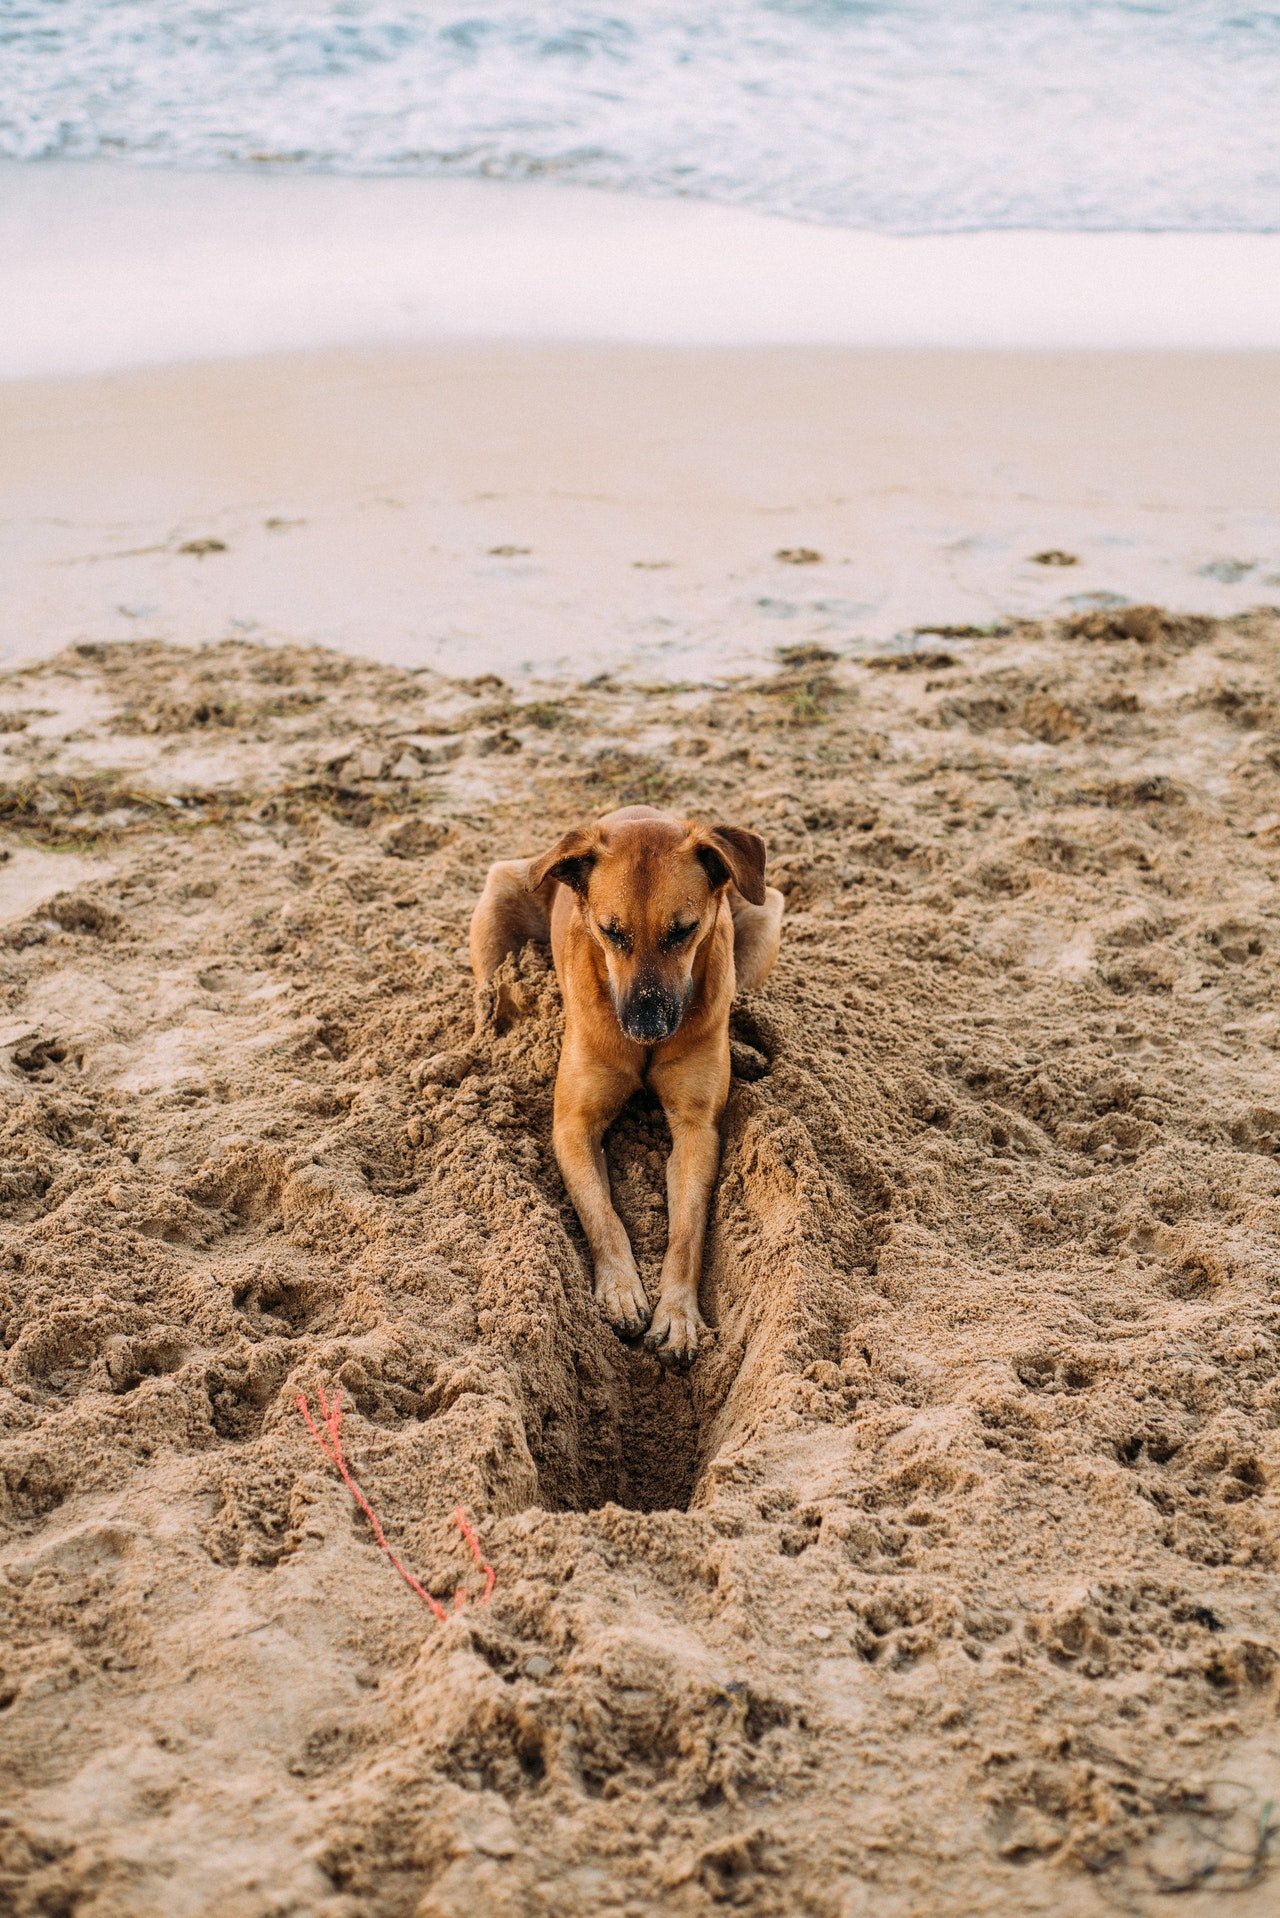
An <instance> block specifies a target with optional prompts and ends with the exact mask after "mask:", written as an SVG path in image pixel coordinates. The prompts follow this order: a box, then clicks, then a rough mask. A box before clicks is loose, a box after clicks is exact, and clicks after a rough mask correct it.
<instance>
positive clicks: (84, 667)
mask: <svg viewBox="0 0 1280 1918" xmlns="http://www.w3.org/2000/svg"><path fill="white" fill-rule="evenodd" d="M1278 639H1280V621H1278V620H1277V619H1276V618H1275V617H1273V616H1271V615H1268V614H1265V613H1259V614H1254V615H1251V616H1249V617H1247V618H1244V619H1241V620H1238V621H1234V622H1230V623H1226V624H1221V625H1218V626H1211V625H1209V624H1208V623H1207V622H1192V621H1187V620H1171V619H1167V618H1166V617H1165V616H1164V615H1162V614H1159V613H1158V612H1156V611H1155V610H1153V609H1148V610H1147V611H1145V612H1144V613H1143V614H1142V616H1141V617H1138V618H1126V619H1115V618H1103V619H1096V618H1095V619H1093V620H1092V621H1088V620H1087V621H1083V622H1077V623H1076V625H1074V626H1072V627H1069V628H1067V627H1064V628H1040V627H1031V626H1024V627H1018V628H1015V629H1012V630H1009V631H1006V632H1003V633H995V634H987V635H976V636H975V635H972V634H970V635H961V636H946V635H943V636H938V635H930V636H928V637H927V638H926V639H923V640H922V641H921V644H920V646H919V648H918V649H917V650H916V651H915V652H914V653H911V654H908V655H892V656H887V657H885V658H882V659H879V660H870V661H855V660H837V659H835V658H833V657H831V656H829V655H824V654H822V653H820V652H817V651H815V650H814V649H805V648H799V649H793V650H792V651H791V652H789V653H788V654H787V655H785V656H784V657H782V658H781V659H780V661H779V665H778V670H777V672H776V674H775V675H774V676H773V677H771V678H769V679H767V680H765V681H763V682H761V683H760V684H757V685H748V684H743V683H738V684H735V685H732V686H724V687H708V686H700V685H699V686H683V687H682V686H657V687H643V686H637V685H635V684H631V683H628V682H625V681H622V680H613V679H609V678H605V679H600V680H595V681H592V682H591V683H590V684H588V685H586V686H583V687H578V688H572V689H567V690H566V689H564V688H559V689H557V688H550V689H546V690H545V691H544V693H543V694H542V695H540V696H539V697H537V698H535V699H529V698H525V697H521V698H517V697H516V696H515V695H513V694H512V693H511V692H510V691H509V689H508V688H506V687H505V686H503V685H502V683H501V682H499V681H495V680H493V679H491V678H486V679H485V680H482V681H471V682H459V681H447V680H443V679H440V678H438V677H435V676H433V675H429V674H412V673H404V672H399V671H396V670H392V669H382V668H377V667H372V666H368V665H363V664H358V663H355V662H352V661H348V660H346V659H341V658H337V657H334V656H332V655H326V654H323V653H320V652H310V651H305V650H302V649H288V648H286V649H281V650H266V649H261V648H256V647H252V646H248V645H232V644H227V645H218V646H211V647H208V648H206V649H205V650H203V651H200V652H178V651H171V650H167V649H164V648H162V647H159V646H154V647H147V646H142V645H133V646H130V647H127V648H126V647H121V648H111V649H108V648H92V647H90V648H83V649H79V650H77V651H73V652H68V653H67V654H64V655H63V656H62V657H60V658H58V659H56V660H54V661H52V662H50V663H49V664H47V665H45V666H42V667H39V668H36V669H33V670H31V671H29V672H26V673H22V674H16V675H10V676H9V677H8V679H7V680H5V681H4V682H3V687H2V689H0V707H2V708H3V711H2V712H0V725H2V726H3V727H4V728H5V730H4V732H3V733H2V734H0V747H3V749H4V750H3V753H0V834H2V838H3V846H4V847H5V848H6V849H7V851H8V855H9V856H8V858H7V860H6V861H5V862H4V863H2V864H0V908H2V909H3V913H4V916H5V923H4V925H3V928H2V930H0V992H2V994H3V997H2V998H0V1090H2V1094H3V1102H4V1103H3V1117H2V1118H0V1201H2V1210H0V1220H2V1224H0V1767H2V1770H0V1776H2V1778H3V1786H2V1788H0V1903H3V1905H4V1908H5V1909H6V1910H11V1911H13V1912H14V1913H15V1914H16V1915H18V1918H35V1915H36V1914H40V1915H41V1918H44V1915H46V1914H70V1913H73V1912H74V1913H76V1914H77V1915H78V1918H79V1915H80V1914H85V1915H88V1914H93V1918H115V1915H116V1914H120V1915H121V1918H123V1915H124V1914H131V1915H132V1918H136V1914H141V1913H146V1914H150V1913H157V1914H159V1913H164V1914H165V1915H166V1918H176V1915H178V1914H188V1913H191V1914H195V1913H205V1912H210V1913H212V1912H215V1911H216V1912H217V1913H218V1914H219V1918H241V1915H243V1918H268V1915H269V1914H270V1915H271V1918H284V1914H311V1913H315V1914H324V1918H400V1915H401V1914H405V1918H410V1915H413V1914H416V1918H455V1915H456V1918H461V1914H464V1913H466V1914H470V1913H474V1912H479V1911H484V1912H487V1913H491V1914H498V1915H499V1918H501V1915H504V1914H523V1913H529V1914H537V1915H538V1918H542V1915H543V1914H546V1918H551V1915H552V1914H555V1918H577V1915H578V1914H581V1915H582V1918H588V1915H589V1914H590V1915H594V1914H599V1913H618V1914H633V1915H634V1918H639V1915H640V1914H647V1913H651V1912H653V1911H656V1910H658V1909H661V1910H663V1911H664V1912H665V1911H670V1912H672V1913H678V1914H689V1918H694V1915H696V1914H704V1913H710V1912H712V1911H714V1910H717V1909H719V1908H721V1907H725V1908H737V1909H741V1910H745V1911H751V1912H756V1913H761V1914H766V1913H777V1914H788V1915H789V1914H794V1913H798V1912H808V1913H814V1914H820V1915H821V1918H827V1915H828V1914H829V1915H830V1918H857V1915H858V1914H862V1913H874V1914H877V1915H878V1914H886V1918H899V1915H901V1918H907V1914H924V1913H928V1914H930V1915H931V1918H932V1915H934V1914H956V1918H960V1915H961V1914H976V1913H981V1912H992V1913H995V1912H1000V1913H1009V1912H1013V1911H1017V1912H1018V1913H1020V1914H1022V1913H1035V1912H1046V1913H1048V1912H1053V1913H1061V1912H1062V1911H1064V1910H1069V1911H1072V1912H1081V1913H1091V1912H1095V1911H1096V1912H1099V1913H1102V1912H1111V1911H1114V1910H1117V1909H1119V1910H1126V1911H1141V1912H1146V1911H1154V1910H1160V1909H1163V1908H1164V1907H1165V1905H1166V1903H1167V1894H1169V1893H1171V1892H1173V1891H1175V1890H1185V1891H1186V1896H1184V1897H1182V1898H1181V1899H1179V1900H1178V1901H1177V1902H1178V1908H1179V1909H1180V1910H1182V1911H1200V1910H1205V1911H1207V1910H1209V1909H1217V1908H1218V1905H1219V1903H1220V1899H1219V1896H1218V1894H1219V1893H1220V1892H1222V1891H1225V1890H1227V1889H1231V1890H1234V1891H1236V1892H1237V1893H1238V1895H1237V1896H1236V1897H1234V1898H1233V1899H1232V1900H1231V1901H1230V1903H1231V1908H1232V1909H1233V1910H1234V1911H1236V1912H1239V1913H1244V1914H1253V1913H1262V1912H1264V1911H1270V1910H1272V1909H1273V1908H1274V1896H1275V1890H1274V1882H1271V1883H1269V1882H1267V1871H1268V1866H1269V1854H1270V1849H1271V1847H1270V1842H1269V1831H1270V1819H1271V1813H1270V1810H1269V1808H1268V1801H1271V1800H1273V1799H1280V1729H1278V1728H1277V1724H1276V1708H1277V1698H1278V1697H1280V1596H1278V1588H1277V1583H1276V1565H1277V1549H1278V1545H1280V1510H1278V1506H1277V1492H1276V1485H1277V1473H1278V1472H1280V1437H1278V1436H1277V1427H1278V1426H1280V1381H1278V1380H1277V1345H1278V1342H1280V1203H1278V1201H1280V1163H1278V1162H1277V1153H1278V1152H1280V1064H1278V1062H1277V1049H1278V1048H1280V1007H1278V1006H1277V997H1276V985H1277V974H1278V972H1280V907H1278V905H1277V896H1276V890H1275V880H1276V877H1277V873H1278V872H1280V748H1277V744H1276V736H1277V716H1278V707H1277V695H1276V690H1275V689H1276V657H1277V651H1276V649H1277V640H1278ZM876 667H881V668H884V670H875V668H876ZM637 799H646V800H655V801H658V802H659V803H671V804H675V805H678V806H680V807H681V808H684V809H687V810H690V811H697V812H699V813H701V814H704V815H706V816H710V817H719V818H723V819H728V820H730V821H736V822H740V823H744V824H750V825H752V826H754V827H756V828H757V829H759V830H760V831H761V832H763V833H764V835H765V836H766V839H767V840H768V843H769V847H770V855H771V873H770V876H771V878H773V879H774V881H775V883H777V884H779V885H781V886H782V887H783V889H784V891H785V892H786V893H787V896H788V917H787V921H786V927H785V932H784V940H783V948H782V956H781V959H780V962H779V965H778V968H777V970H776V972H775V974H774V975H773V977H772V979H771V980H770V981H769V983H768V985H767V987H766V988H765V990H764V991H763V992H762V993H760V994H759V995H758V996H757V997H756V998H755V999H754V1000H751V1001H749V1002H744V1003H743V1004H741V1005H740V1006H739V1008H738V1009H737V1012H736V1014H735V1023H734V1063H735V1081H734V1088H733V1093H732V1097H731V1101H730V1106H729V1110H728V1114H727V1120H726V1129H725V1145H724V1163H723V1173H722V1177H721V1180H720V1183H719V1188H718V1193H717V1198H716V1202H715V1208H714V1214H713V1223H712V1230H711V1237H710V1244H709V1251H708V1258H707V1267H706V1273H705V1278H704V1286H703V1307H704V1311H705V1312H706V1315H707V1317H708V1319H709V1320H710V1321H711V1323H712V1325H713V1327H714V1332H713V1334H712V1336H711V1337H710V1338H709V1339H708V1341H707V1344H706V1347H705V1350H704V1351H703V1352H702V1353H701V1354H700V1356H699V1359H698V1361H697V1363H696V1365H695V1366H694V1368H693V1370H692V1371H691V1372H690V1373H689V1374H688V1375H687V1376H683V1377H681V1376H672V1375H669V1374H665V1373H663V1372H662V1371H661V1370H660V1369H659V1368H658V1366H657V1365H656V1363H655V1362H654V1361H652V1360H651V1359H649V1358H648V1357H646V1356H645V1355H644V1354H643V1353H642V1352H633V1351H631V1350H629V1349H627V1348H626V1347H624V1346H623V1345H622V1344H620V1343H619V1342H618V1341H617V1340H616V1339H615V1338H614V1336H613V1334H612V1333H611V1332H610V1331H609V1330H608V1329H607V1328H606V1327H605V1326H604V1324H603V1323H602V1322H601V1321H600V1319H599V1317H598V1315H597V1313H596V1310H595V1308H594V1306H593V1303H592V1300H591V1293H590V1278H589V1270H588V1266H587V1261H586V1255H585V1247H584V1244H583V1241H582V1238H581V1234H580V1232H579V1229H578V1226H577V1222H576V1220H575V1219H574V1217H573V1214H572V1211H571V1209H570V1207H569V1206H568V1204H567V1201H566V1199H565V1197H564V1194H563V1192H562V1189H561V1187H560V1183H559V1178H558V1175H557V1172H556V1169H555V1165H554V1161H553V1158H552V1155H551V1151H550V1136H549V1135H550V1103H551V1083H552V1077H553V1073H554V1067H555V1060H556V1054H557V1047H558V1037H559V1026H560V1013H559V1004H558V996H557V992H556V987H555V981H554V977H553V975H552V974H551V973H550V971H549V969H548V964H547V960H546V957H545V955H544V954H543V953H541V952H539V951H536V950H532V949H530V950H527V951H526V952H525V953H524V955H523V956H522V957H521V958H520V959H519V960H518V961H517V962H508V964H507V966H506V967H505V969H504V972H503V974H502V975H501V976H500V979H499V981H498V982H497V987H496V989H495V990H494V991H493V992H492V993H491V994H490V995H489V996H488V997H487V999H486V1000H485V1001H484V1002H483V1003H482V1004H481V1005H480V1006H479V1007H478V1008H477V1007H476V1006H475V1004H474V1003H473V995H472V989H471V983H470V978H469V974H468V972H467V970H466V964H465V955H464V940H465V930H466V922H467V916H468V913H469V910H470V906H471V903H472V901H473V898H474V896H475V893H476V891H477V889H478V886H479V884H480V882H481V879H482V877H483V873H484V870H485V867H486V864H487V862H488V861H489V860H490V859H491V858H494V857H497V856H501V855H503V854H508V853H515V852H532V851H534V850H537V849H538V848H539V847H540V846H541V845H542V843H543V842H549V841H550V840H551V839H552V838H553V837H554V836H555V835H556V834H557V833H558V832H559V831H560V830H562V829H563V828H564V827H566V826H568V825H569V824H571V823H573V822H574V821H575V820H576V819H578V818H580V817H583V816H586V815H589V814H592V813H594V812H598V811H601V810H603V809H605V808H606V807H607V806H609V805H612V804H619V803H625V802H627V801H629V800H637ZM665 1145H666V1141H665V1128H664V1125H663V1122H662V1119H661V1115H660V1113H658V1112H657V1110H656V1109H650V1108H646V1107H643V1106H640V1107H636V1108H633V1109H630V1110H629V1111H628V1112H627V1113H626V1114H625V1115H624V1117H623V1119H622V1120H621V1121H620V1123H619V1124H618V1126H617V1127H616V1128H615V1131H614V1133H613V1135H612V1138H611V1143H610V1163H611V1167H612V1172H613V1178H614V1183H615V1190H616V1192H617V1196H618V1204H619V1209H620V1211H621V1212H622V1214H623V1217H624V1219H625V1221H626V1223H627V1225H628V1228H629V1230H630V1233H631V1236H632V1240H633V1243H634V1244H635V1247H636V1251H637V1256H638V1258H639V1259H640V1263H641V1268H642V1271H643V1272H645V1273H646V1274H647V1275H649V1276H650V1277H652V1276H653V1275H654V1274H656V1270H657V1267H658V1264H659V1262H660V1259H661V1253H662V1246H663V1235H664V1230H665V1195H664V1189H663V1166H664V1156H665ZM321 1384H323V1385H325V1386H326V1387H330V1386H332V1385H337V1386H339V1387H340V1388H341V1389H342V1391H343V1393H344V1396H345V1400H346V1404H347V1407H348V1411H347V1418H346V1424H345V1430H344V1436H345V1438H346V1442H347V1448H348V1452H349V1456H350V1458H351V1460H352V1463H353V1465H354V1467H355V1469H356V1471H357V1473H358V1474H359V1477H360V1479H361V1482H362V1484H363V1485H364V1487H365V1489H366V1491H367V1492H368V1494H369V1495H370V1497H371V1498H372V1499H373V1501H374V1503H375V1505H376V1506H377V1508H378V1511H379V1514H380V1516H381V1518H382V1521H383V1523H384V1525H385V1526H386V1528H387V1532H388V1534H389V1535H390V1537H391V1538H392V1540H393V1542H394V1543H395V1546H396V1549H397V1550H398V1551H399V1552H400V1554H401V1555H402V1556H403V1557H404V1559H405V1560H406V1561H407V1562H408V1563H409V1564H410V1565H411V1566H412V1567H413V1569H414V1570H415V1571H416V1572H417V1573H418V1574H419V1575H420V1576H421V1577H423V1578H424V1580H425V1581H426V1582H427V1583H428V1584H429V1585H430V1587H431V1589H432V1590H433V1591H435V1592H436V1593H438V1594H439V1595H440V1596H442V1597H444V1598H446V1599H448V1598H449V1597H450V1596H451V1594H452V1593H453V1591H454V1589H455V1587H456V1586H458V1585H459V1583H461V1584H463V1585H464V1586H465V1585H467V1584H468V1583H470V1584H472V1585H474V1582H475V1581H474V1574H473V1572H472V1570H471V1566H470V1560H469V1557H468V1554H467V1552H466V1550H465V1547H464V1545H463V1544H462V1542H461V1540H460V1539H459V1536H458V1533H457V1531H456V1529H455V1527H454V1525H453V1522H452V1518H451V1514H452V1512H453V1509H454V1507H455V1505H456V1504H458V1503H459V1502H461V1503H462V1504H463V1505H464V1506H465V1507H466V1508H467V1510H468V1511H469V1512H470V1514H471V1515H472V1517H473V1518H474V1520H475V1522H476V1524H477V1525H478V1527H479V1531H480V1535H481V1538H482V1539H483V1543H484V1547H485V1551H486V1553H487V1555H488V1557H489V1559H490V1560H491V1561H492V1563H493V1565H494V1567H495V1569H496V1572H497V1579H498V1584H497V1591H496V1594H495V1596H494V1599H493V1602H492V1604H491V1605H490V1606H489V1607H488V1608H487V1609H485V1610H477V1609H475V1608H474V1607H470V1608H468V1609H466V1610H464V1611H463V1612H461V1613H460V1614H459V1615H457V1616H456V1617H453V1618H451V1619H450V1620H449V1621H448V1623H446V1624H445V1625H439V1624H437V1623H436V1622H435V1621H434V1620H433V1619H432V1618H431V1617H430V1615H429V1613H428V1612H427V1611H426V1610H425V1608H424V1607H423V1606H422V1605H421V1604H420V1603H419V1602H418V1601H417V1600H416V1599H415V1598H414V1597H413V1595H412V1594H411V1593H410V1592H409V1591H408V1590H407V1589H406V1588H405V1587H404V1586H403V1585H401V1584H400V1583H399V1582H398V1581H397V1580H396V1578H395V1576H394V1574H393V1573H392V1572H391V1570H390V1569H389V1567H388V1566H387V1563H386V1561H385V1560H384V1559H383V1558H382V1557H381V1556H380V1554H379V1552H378V1551H377V1549H376V1546H375V1545H374V1543H373V1542H372V1539H371V1536H370V1533H369V1528H368V1526H367V1524H366V1522H365V1520H364V1519H363V1518H362V1517H360V1515H359V1514H358V1513H357V1512H356V1511H355V1509H354V1507H353V1506H352V1504H351V1501H350V1499H349V1498H348V1496H347V1493H346V1492H345V1490H344V1489H343V1487H342V1485H341V1483H340V1482H339V1480H338V1478H337V1477H336V1475H335V1474H334V1473H333V1471H332V1470H331V1469H330V1468H329V1467H328V1466H327V1465H326V1464H325V1462H324V1461H323V1460H322V1459H321V1457H320V1456H319V1454H318V1452H317V1451H316V1449H315V1448H314V1446H313V1445H312V1443H311V1441H310V1439H309V1438H308V1435H307V1432H306V1430H305V1428H304V1426H303V1423H302V1421H301V1418H300V1416H299V1414H298V1411H297V1408H296V1398H297V1395H298V1393H299V1392H308V1393H311V1394H313V1395H314V1393H315V1390H316V1388H317V1387H318V1386H319V1385H321Z"/></svg>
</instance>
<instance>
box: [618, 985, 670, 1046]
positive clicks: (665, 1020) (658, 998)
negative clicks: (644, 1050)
mask: <svg viewBox="0 0 1280 1918" xmlns="http://www.w3.org/2000/svg"><path fill="white" fill-rule="evenodd" d="M680 1013H681V1007H680V1005H679V1003H678V1001H677V999H676V997H675V994H674V993H671V992H668V991H666V989H665V988H664V987H662V986H648V985H643V986H636V987H635V988H634V989H633V990H632V991H631V992H629V993H628V994H627V997H626V998H625V999H624V1001H623V1003H622V1006H621V1008H620V1016H621V1024H622V1030H623V1031H624V1032H625V1033H626V1035H627V1037H628V1039H634V1040H635V1042H636V1044H637V1045H642V1046H653V1045H658V1044H659V1043H660V1042H661V1041H662V1040H663V1039H669V1038H670V1037H671V1035H672V1033H673V1032H674V1031H675V1029H676V1027H677V1026H678V1025H679V1023H680Z"/></svg>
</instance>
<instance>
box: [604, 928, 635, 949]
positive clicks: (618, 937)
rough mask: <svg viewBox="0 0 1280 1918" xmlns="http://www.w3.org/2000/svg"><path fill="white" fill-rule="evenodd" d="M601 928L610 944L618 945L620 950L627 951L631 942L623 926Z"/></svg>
mask: <svg viewBox="0 0 1280 1918" xmlns="http://www.w3.org/2000/svg"><path fill="white" fill-rule="evenodd" d="M600 930H601V932H602V933H603V934H604V936H605V938H606V939H607V940H608V941H609V944H610V945H611V946H617V948H618V950H619V951H620V952H625V951H626V949H627V947H628V945H630V943H631V942H630V940H629V939H628V938H627V935H626V933H625V932H624V931H623V929H622V927H621V926H601V928H600Z"/></svg>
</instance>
